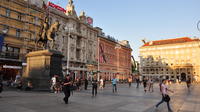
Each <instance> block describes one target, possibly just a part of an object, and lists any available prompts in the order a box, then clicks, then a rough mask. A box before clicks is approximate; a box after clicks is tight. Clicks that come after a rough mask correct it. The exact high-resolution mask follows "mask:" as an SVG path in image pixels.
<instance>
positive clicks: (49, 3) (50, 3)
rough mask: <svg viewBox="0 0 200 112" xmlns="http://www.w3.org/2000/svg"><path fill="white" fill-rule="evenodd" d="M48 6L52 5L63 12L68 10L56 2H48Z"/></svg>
mask: <svg viewBox="0 0 200 112" xmlns="http://www.w3.org/2000/svg"><path fill="white" fill-rule="evenodd" d="M48 6H49V7H52V8H55V9H57V10H59V11H62V12H64V13H65V12H66V10H65V9H64V8H62V7H60V6H58V5H56V4H54V3H52V2H48Z"/></svg>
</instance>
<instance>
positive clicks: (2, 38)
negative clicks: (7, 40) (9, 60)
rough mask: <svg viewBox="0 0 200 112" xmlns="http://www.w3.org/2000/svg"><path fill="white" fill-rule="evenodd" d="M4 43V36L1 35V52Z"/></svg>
mask: <svg viewBox="0 0 200 112" xmlns="http://www.w3.org/2000/svg"><path fill="white" fill-rule="evenodd" d="M3 42H4V36H3V35H0V51H1V50H2V46H3Z"/></svg>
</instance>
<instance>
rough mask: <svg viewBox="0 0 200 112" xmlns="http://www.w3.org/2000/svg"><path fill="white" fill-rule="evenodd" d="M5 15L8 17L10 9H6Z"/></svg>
mask: <svg viewBox="0 0 200 112" xmlns="http://www.w3.org/2000/svg"><path fill="white" fill-rule="evenodd" d="M6 16H7V17H10V9H6Z"/></svg>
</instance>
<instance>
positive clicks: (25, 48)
mask: <svg viewBox="0 0 200 112" xmlns="http://www.w3.org/2000/svg"><path fill="white" fill-rule="evenodd" d="M33 1H35V0H32V1H29V0H0V33H1V34H0V35H1V39H2V40H3V44H2V46H1V47H2V51H1V52H0V68H1V70H2V71H3V74H4V79H8V78H10V77H12V78H15V75H16V74H17V73H18V72H19V71H21V70H22V67H23V66H22V64H23V62H25V54H26V53H28V52H30V51H33V50H35V49H37V46H35V44H34V43H35V41H36V38H37V36H38V33H39V32H40V27H41V23H42V21H43V16H44V14H43V12H44V11H42V8H39V7H38V6H36V5H37V4H35V5H34V4H32V2H33ZM34 3H36V2H34ZM2 68H3V69H2Z"/></svg>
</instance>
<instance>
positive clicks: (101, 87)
mask: <svg viewBox="0 0 200 112" xmlns="http://www.w3.org/2000/svg"><path fill="white" fill-rule="evenodd" d="M103 81H104V80H103V79H102V78H101V79H100V86H99V88H100V89H103V84H104V82H103Z"/></svg>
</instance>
